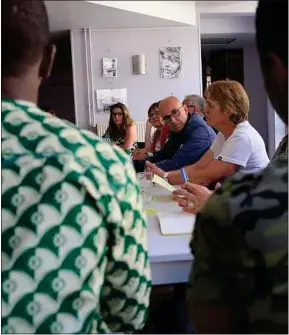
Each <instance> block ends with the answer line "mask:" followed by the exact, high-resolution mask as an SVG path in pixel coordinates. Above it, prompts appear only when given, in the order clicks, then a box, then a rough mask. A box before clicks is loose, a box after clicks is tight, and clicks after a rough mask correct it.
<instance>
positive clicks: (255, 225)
mask: <svg viewBox="0 0 289 335" xmlns="http://www.w3.org/2000/svg"><path fill="white" fill-rule="evenodd" d="M256 29H257V35H256V38H257V46H258V51H259V55H260V63H261V68H262V72H263V77H264V81H265V86H266V89H267V92H268V95H269V97H270V100H271V102H272V105H273V106H274V108H275V109H276V111H277V113H278V114H279V115H280V117H281V118H282V119H283V121H284V122H285V123H286V124H288V1H287V0H260V1H259V6H258V9H257V14H256ZM191 248H192V253H193V255H194V257H195V259H194V264H193V269H192V273H191V276H190V289H189V292H188V303H189V306H190V311H191V316H192V319H193V322H194V325H195V328H196V332H197V333H205V334H210V333H213V334H233V333H237V334H245V333H248V334H253V333H263V334H277V333H283V334H288V159H287V157H285V158H277V159H276V160H275V161H273V162H271V164H269V166H268V167H267V168H266V169H265V170H264V171H263V172H261V173H259V174H257V175H246V176H244V175H241V174H238V175H236V176H234V177H232V178H231V179H230V180H228V181H227V182H226V183H225V184H224V186H223V188H221V189H219V190H218V191H216V193H215V194H214V195H213V196H211V197H210V199H209V200H208V202H207V203H206V205H205V207H204V208H203V209H202V210H201V213H200V214H199V216H198V218H197V221H196V225H195V230H194V233H193V239H192V242H191Z"/></svg>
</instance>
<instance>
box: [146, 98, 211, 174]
mask: <svg viewBox="0 0 289 335" xmlns="http://www.w3.org/2000/svg"><path fill="white" fill-rule="evenodd" d="M159 113H160V115H161V117H162V119H163V121H164V123H165V124H167V125H168V127H169V128H170V133H169V139H168V141H167V143H166V145H165V146H164V148H163V149H162V150H160V151H159V152H157V153H155V154H154V155H153V156H152V157H149V158H148V159H147V160H148V161H150V162H152V163H156V165H157V166H158V167H159V168H160V169H162V170H163V171H172V170H177V169H180V168H182V167H184V166H186V165H187V164H192V163H194V162H197V161H198V160H199V159H200V157H201V156H202V155H203V154H204V153H205V152H206V151H207V150H208V149H209V148H210V146H211V144H212V142H213V141H214V139H215V133H214V132H213V130H212V128H211V127H209V126H208V125H207V124H206V122H205V121H204V120H203V119H202V118H201V117H200V116H199V115H198V114H197V113H193V114H190V113H189V112H188V108H187V106H185V105H183V104H182V103H181V101H180V100H179V99H178V98H176V97H174V96H170V97H167V98H165V99H163V100H162V101H161V102H160V104H159Z"/></svg>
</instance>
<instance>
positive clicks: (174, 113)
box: [163, 105, 183, 124]
mask: <svg viewBox="0 0 289 335" xmlns="http://www.w3.org/2000/svg"><path fill="white" fill-rule="evenodd" d="M182 107H183V105H181V106H180V107H179V108H175V109H173V110H172V111H171V114H170V115H165V116H164V117H163V121H164V123H165V124H167V123H169V122H171V119H172V117H178V116H180V109H181V108H182Z"/></svg>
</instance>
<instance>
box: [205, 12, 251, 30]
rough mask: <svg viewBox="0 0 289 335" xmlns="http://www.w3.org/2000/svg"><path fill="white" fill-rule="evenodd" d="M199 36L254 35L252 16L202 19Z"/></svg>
mask: <svg viewBox="0 0 289 335" xmlns="http://www.w3.org/2000/svg"><path fill="white" fill-rule="evenodd" d="M200 30H201V35H204V34H231V35H234V34H250V33H251V34H253V33H255V26H254V17H253V16H240V17H234V16H228V17H210V18H208V17H202V16H201V19H200Z"/></svg>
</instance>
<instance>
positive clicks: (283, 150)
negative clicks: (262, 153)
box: [271, 134, 288, 161]
mask: <svg viewBox="0 0 289 335" xmlns="http://www.w3.org/2000/svg"><path fill="white" fill-rule="evenodd" d="M281 157H283V158H288V134H286V135H285V136H284V137H283V138H282V141H281V142H280V143H279V145H278V147H277V149H276V151H275V153H274V155H273V157H272V159H271V161H274V160H275V159H278V158H281Z"/></svg>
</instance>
